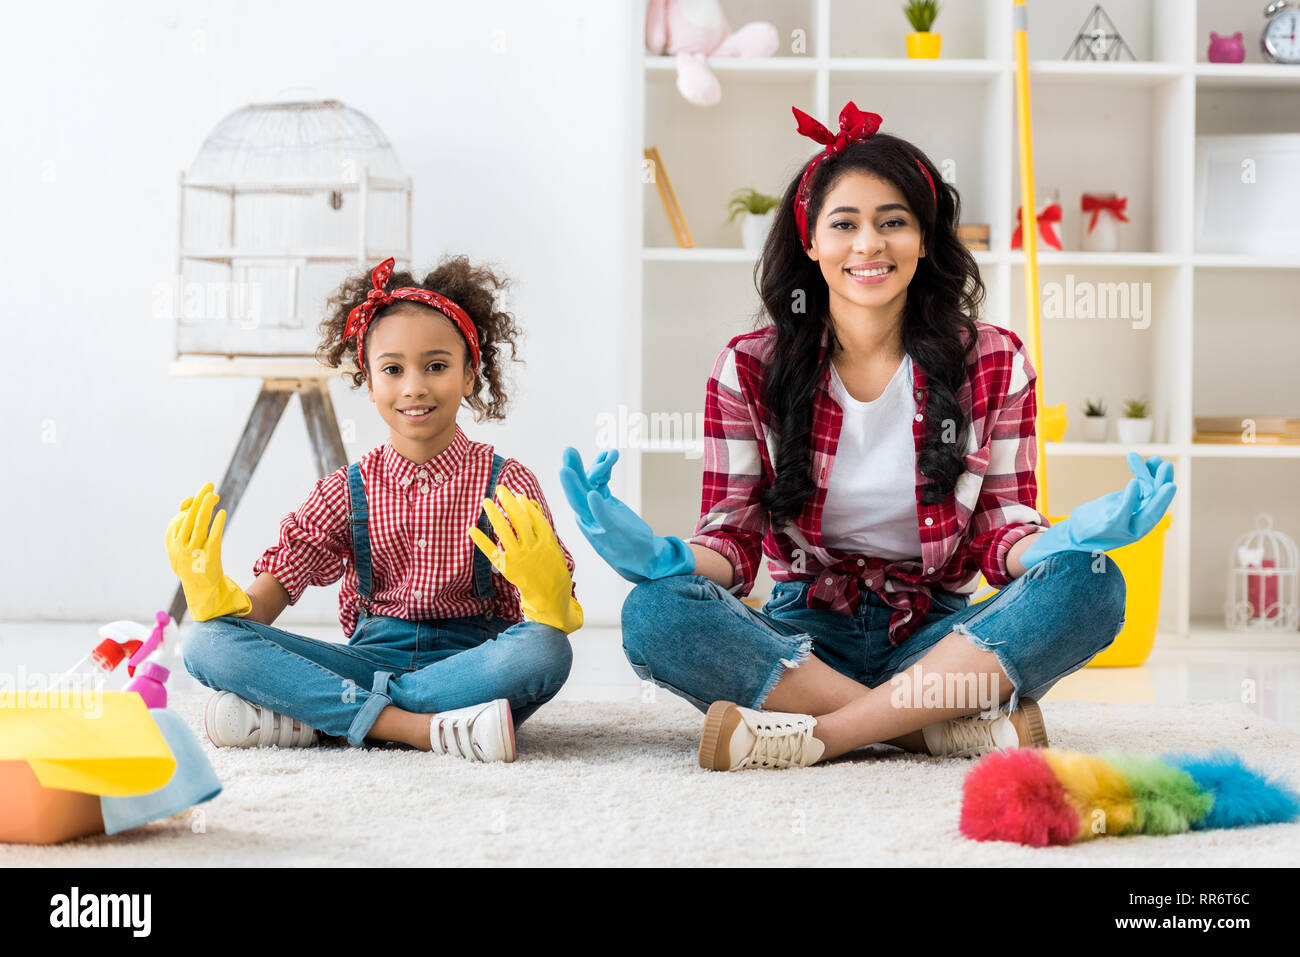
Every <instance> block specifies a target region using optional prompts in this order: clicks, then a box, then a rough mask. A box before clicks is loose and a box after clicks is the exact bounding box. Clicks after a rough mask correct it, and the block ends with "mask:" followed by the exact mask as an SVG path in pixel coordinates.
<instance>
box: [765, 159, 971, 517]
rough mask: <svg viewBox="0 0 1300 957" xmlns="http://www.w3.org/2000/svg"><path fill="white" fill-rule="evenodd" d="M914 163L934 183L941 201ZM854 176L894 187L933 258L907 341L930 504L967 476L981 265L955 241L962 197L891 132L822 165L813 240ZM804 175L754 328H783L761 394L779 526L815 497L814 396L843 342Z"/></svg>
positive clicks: (772, 255) (778, 224)
mask: <svg viewBox="0 0 1300 957" xmlns="http://www.w3.org/2000/svg"><path fill="white" fill-rule="evenodd" d="M918 160H919V161H920V162H922V163H924V164H925V168H926V169H927V170H928V171H929V173H930V176H931V178H932V179H933V180H934V185H935V191H936V192H937V194H938V196H937V203H936V201H935V199H934V198H932V196H931V193H930V184H929V183H928V182H927V181H926V178H925V174H924V173H922V172H921V170H920V168H919V167H918V166H917V161H918ZM850 172H861V173H867V174H869V175H871V176H874V177H877V178H879V179H883V180H886V181H887V182H889V183H892V184H893V185H894V186H895V187H896V188H897V189H898V191H899V192H901V193H902V194H903V195H904V197H906V199H907V204H908V206H910V207H911V209H912V211H913V212H914V213H915V214H916V216H917V218H918V219H919V220H920V223H921V236H922V242H923V243H924V246H925V252H926V255H925V256H924V257H923V258H921V259H919V260H918V261H917V265H916V274H915V275H914V276H913V277H912V282H911V284H910V285H909V286H908V288H907V300H906V305H905V306H904V310H903V320H902V326H903V329H902V333H903V347H904V349H905V350H906V351H907V354H908V355H910V356H911V357H912V361H913V362H914V363H916V364H918V365H919V366H920V367H921V368H922V369H923V370H924V371H925V374H926V376H927V378H928V382H927V386H928V388H929V390H930V394H929V399H928V400H927V402H926V408H925V442H924V446H923V448H922V450H921V454H920V456H919V460H918V465H917V468H918V470H919V471H920V473H921V474H922V475H923V476H925V477H926V478H927V479H928V482H927V483H926V485H925V487H924V490H923V492H922V498H921V501H922V503H923V504H926V505H933V504H936V503H938V502H941V501H943V500H944V499H945V498H946V497H947V496H948V495H950V494H951V493H952V491H953V488H954V486H955V485H956V483H957V479H958V478H959V477H960V476H961V474H962V472H963V471H964V469H965V465H964V462H963V456H964V454H965V452H964V446H965V435H966V432H967V429H968V428H969V423H968V421H967V418H966V415H965V413H964V412H963V411H962V408H961V406H960V405H959V404H958V402H957V394H958V392H959V391H960V389H961V386H962V383H963V381H964V380H965V377H966V365H967V356H968V355H969V353H970V351H971V350H972V349H973V348H974V347H975V341H976V337H977V335H976V329H975V317H976V316H977V315H978V311H979V307H980V304H981V303H982V302H983V300H984V283H983V281H982V280H981V279H980V274H979V266H978V265H976V263H975V257H974V256H972V255H971V254H970V250H968V249H967V248H966V247H965V246H964V245H963V244H962V243H961V242H960V241H959V240H958V239H957V223H958V221H959V218H960V213H961V200H960V198H959V196H958V194H957V190H956V189H954V188H953V187H952V186H950V185H949V184H948V183H945V182H944V180H943V178H942V177H941V176H940V175H939V171H938V170H937V169H935V166H934V164H933V163H931V162H930V160H929V158H928V157H927V156H926V155H925V154H924V153H922V152H921V151H920V150H919V149H917V148H916V147H915V146H913V145H912V144H911V143H908V142H907V141H906V140H903V139H900V138H898V137H896V136H891V135H889V134H887V133H876V134H875V135H874V136H871V137H868V138H867V139H865V140H858V141H856V142H853V143H850V144H849V145H848V146H847V147H845V148H844V149H843V150H842V151H840V152H839V153H837V154H835V155H833V156H829V157H827V158H826V159H825V160H823V161H822V162H821V163H820V164H819V165H818V167H817V170H816V171H815V172H814V173H813V176H812V182H811V183H810V184H809V185H810V190H811V196H810V199H809V202H808V231H809V233H810V234H811V233H812V232H813V231H814V228H815V225H816V223H817V217H818V215H819V214H820V212H821V208H822V204H823V203H824V202H825V199H826V194H827V193H829V192H830V191H831V189H832V188H833V187H834V186H835V184H836V183H837V182H838V181H839V180H840V178H841V177H843V176H844V175H845V174H847V173H850ZM802 176H803V168H802V167H801V168H800V170H799V172H798V173H797V174H796V175H795V177H794V178H793V179H792V180H791V181H790V185H789V186H788V187H786V190H785V195H784V196H783V197H782V199H781V205H780V206H778V207H777V211H776V216H775V217H774V221H773V223H772V228H771V231H770V232H769V233H768V235H767V241H766V242H765V244H764V246H763V251H762V254H761V256H760V257H759V260H758V263H757V265H755V267H754V284H755V285H756V286H757V287H758V292H759V296H760V297H761V298H762V302H763V310H762V313H761V314H760V316H759V319H758V323H757V325H758V326H766V325H770V324H775V325H776V343H775V348H774V349H773V350H772V358H771V361H770V363H769V365H768V367H767V369H766V370H765V383H766V385H765V391H766V402H767V407H768V409H769V414H770V415H771V416H772V418H773V419H774V420H775V421H774V422H772V423H771V424H772V426H773V427H774V428H776V429H777V430H778V431H779V433H780V443H779V445H778V448H777V459H776V462H775V463H774V467H775V469H776V481H775V483H774V484H773V485H772V487H771V488H769V489H768V490H767V491H766V492H765V493H764V494H763V499H762V504H763V506H764V507H765V508H766V509H767V511H768V514H769V516H770V517H771V520H772V523H773V524H774V525H777V524H781V523H784V522H786V521H788V520H792V519H794V518H795V517H797V516H798V515H799V514H800V513H801V512H802V511H803V508H804V505H805V504H806V503H807V501H808V500H809V499H810V498H812V496H813V494H814V492H815V491H816V485H815V484H814V482H813V478H812V472H811V468H810V464H811V463H810V455H809V446H810V441H811V434H812V425H813V421H812V419H813V395H814V392H815V391H816V389H817V386H818V383H819V382H820V381H821V378H822V376H823V375H824V374H825V373H826V368H827V365H828V364H829V362H830V361H831V355H832V353H833V352H834V350H835V347H836V346H837V345H838V340H837V339H836V336H835V328H834V324H833V322H832V321H831V315H830V290H829V288H828V287H827V285H826V280H825V278H824V277H823V276H822V273H821V267H820V266H819V265H818V264H817V263H816V262H814V261H813V260H812V259H810V258H809V257H808V254H807V253H806V252H805V251H804V248H803V243H802V242H801V241H800V238H799V233H798V229H797V228H796V226H795V218H794V201H795V194H796V193H797V191H798V189H799V180H800V179H801V178H802ZM823 330H826V331H827V332H828V333H829V336H830V339H829V344H830V348H828V349H827V351H826V355H825V356H824V357H823V360H822V362H820V363H818V361H817V351H818V347H819V346H820V344H821V336H822V331H823ZM963 330H964V331H965V334H966V339H965V341H963Z"/></svg>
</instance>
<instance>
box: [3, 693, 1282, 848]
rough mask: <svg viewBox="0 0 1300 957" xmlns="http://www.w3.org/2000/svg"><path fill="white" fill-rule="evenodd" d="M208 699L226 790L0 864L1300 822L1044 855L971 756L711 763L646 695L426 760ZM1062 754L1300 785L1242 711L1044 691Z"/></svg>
mask: <svg viewBox="0 0 1300 957" xmlns="http://www.w3.org/2000/svg"><path fill="white" fill-rule="evenodd" d="M203 700H204V696H202V695H184V696H174V697H173V702H172V706H173V708H175V709H176V710H178V711H180V712H181V713H182V714H184V715H185V716H186V718H187V719H188V720H189V721H190V724H191V727H193V728H194V730H195V732H196V734H197V735H198V736H199V737H200V739H201V740H202V741H203V744H204V746H205V747H206V748H207V749H208V753H209V756H210V758H211V760H212V764H213V767H214V768H216V771H217V774H218V775H219V776H220V778H221V780H222V783H223V785H224V790H223V791H222V793H221V794H220V795H219V796H218V797H217V798H215V799H214V800H212V801H210V802H208V803H207V804H204V805H200V807H199V808H197V809H193V810H191V811H190V812H187V813H186V814H182V815H177V816H175V817H172V818H168V819H166V820H162V821H155V822H153V823H152V824H149V825H146V826H144V827H142V828H137V829H135V830H132V831H128V832H125V833H123V834H119V835H116V836H114V837H107V836H104V835H100V836H99V837H95V838H89V839H85V840H81V841H76V842H71V843H68V844H64V845H59V846H57V847H25V846H21V845H0V865H3V866H22V865H38V866H45V865H62V866H99V865H127V866H133V865H144V866H202V867H210V866H220V865H230V864H241V865H249V864H253V865H290V866H296V865H302V866H327V867H332V866H339V865H344V866H349V865H372V864H393V865H417V866H419V865H430V866H448V865H453V866H454V865H494V866H500V865H548V864H549V865H604V864H614V865H720V864H769V865H771V864H776V865H809V864H813V865H867V866H881V865H883V866H912V865H948V864H952V865H975V866H982V867H987V866H1006V865H1022V864H1023V865H1059V866H1065V867H1077V866H1080V865H1101V866H1115V865H1119V866H1123V865H1140V866H1172V867H1179V866H1188V865H1195V866H1244V867H1258V866H1291V865H1293V864H1294V862H1295V860H1296V856H1297V852H1298V851H1300V824H1282V825H1272V826H1269V827H1260V828H1251V829H1245V830H1237V831H1206V832H1199V833H1193V834H1187V835H1180V836H1175V837H1163V838H1151V837H1116V838H1106V839H1102V840H1097V841H1093V842H1090V843H1087V844H1083V845H1078V846H1074V847H1068V848H1049V849H1045V850H1036V849H1032V848H1026V847H1020V846H1018V845H1014V844H1004V843H979V842H974V841H969V840H967V839H966V838H964V837H962V836H961V834H960V833H959V832H958V830H957V821H958V816H959V812H960V806H961V782H962V777H963V774H964V772H965V771H966V769H968V768H969V767H970V766H971V762H970V761H969V760H955V759H950V760H940V759H935V758H929V757H920V756H915V755H909V754H905V753H903V752H901V751H897V750H895V749H892V748H888V747H884V746H881V747H877V748H871V749H867V750H865V751H863V752H859V753H858V754H856V755H854V756H852V757H851V758H849V759H841V760H840V761H836V762H832V763H830V764H827V765H819V766H814V767H811V768H804V769H799V770H793V771H774V772H764V771H747V772H740V773H734V774H720V773H710V772H706V771H702V770H700V769H699V768H698V767H697V766H696V764H695V749H696V746H697V744H698V741H699V737H698V736H699V731H700V726H701V724H702V720H701V716H700V715H699V713H698V712H696V711H695V710H694V709H693V708H691V707H690V706H689V705H686V704H685V703H683V702H681V701H679V700H678V699H676V698H674V697H672V696H671V695H669V694H667V693H660V694H658V695H657V700H656V701H654V702H651V703H642V702H639V701H631V702H627V703H614V704H611V703H596V702H592V703H588V702H555V703H552V704H550V705H548V706H547V707H545V708H542V709H541V710H540V711H539V712H538V713H537V714H536V715H534V716H533V717H532V718H531V719H530V720H529V721H528V723H526V724H525V725H524V726H523V727H522V728H521V729H520V731H519V735H518V746H519V759H518V760H517V761H516V762H515V763H514V764H509V765H506V764H492V765H481V764H468V763H466V762H464V761H461V760H458V759H455V758H439V757H433V756H432V755H429V754H425V753H422V752H417V751H398V750H388V749H384V750H372V751H360V750H356V749H349V748H324V749H306V750H276V749H267V750H232V749H221V750H217V749H213V748H212V747H211V746H210V745H209V744H208V742H207V740H206V738H204V737H203V736H202V727H201V719H200V717H199V715H200V708H201V704H202V701H203ZM1043 711H1044V718H1045V720H1046V722H1047V727H1048V733H1049V735H1050V736H1051V738H1052V744H1053V746H1058V747H1068V748H1077V749H1081V750H1100V749H1102V748H1107V747H1116V748H1125V749H1128V750H1133V751H1144V752H1147V753H1159V752H1160V751H1161V750H1164V749H1191V750H1195V751H1205V750H1209V749H1210V748H1212V747H1214V746H1216V745H1225V746H1229V747H1232V748H1235V749H1237V750H1238V751H1240V752H1241V753H1242V754H1243V756H1244V757H1245V758H1246V760H1247V761H1248V762H1250V763H1254V764H1255V765H1256V766H1258V767H1260V768H1263V769H1266V770H1269V771H1280V772H1283V773H1285V774H1286V776H1287V778H1288V780H1289V781H1290V782H1291V783H1292V784H1293V785H1295V786H1300V740H1298V739H1300V735H1297V734H1296V733H1295V732H1292V731H1289V730H1288V729H1286V728H1284V727H1282V726H1281V725H1279V724H1277V723H1275V722H1273V721H1270V720H1268V719H1265V718H1260V717H1259V716H1257V715H1255V714H1254V713H1253V712H1251V711H1250V710H1249V709H1247V708H1246V707H1244V706H1240V705H1234V704H1193V705H1178V706H1171V705H1154V704H1110V703H1106V704H1099V703H1087V702H1076V701H1062V702H1060V703H1059V704H1058V703H1054V702H1052V701H1051V700H1050V698H1049V699H1048V700H1047V701H1045V702H1043Z"/></svg>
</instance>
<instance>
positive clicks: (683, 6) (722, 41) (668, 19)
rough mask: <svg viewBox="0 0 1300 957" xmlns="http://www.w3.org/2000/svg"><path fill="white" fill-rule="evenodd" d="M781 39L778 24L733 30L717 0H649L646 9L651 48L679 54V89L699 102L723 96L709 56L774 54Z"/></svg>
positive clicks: (707, 102) (647, 42) (703, 103)
mask: <svg viewBox="0 0 1300 957" xmlns="http://www.w3.org/2000/svg"><path fill="white" fill-rule="evenodd" d="M780 43H781V40H780V37H779V36H778V35H777V32H776V27H774V26H773V25H772V24H770V23H764V22H762V21H755V22H754V23H747V24H745V25H744V26H743V27H741V28H740V29H739V30H737V31H736V32H735V33H732V32H731V30H730V29H729V28H728V27H727V20H726V18H725V17H723V15H722V7H721V6H720V5H719V3H718V0H650V5H649V8H648V9H647V11H646V22H645V45H646V49H647V50H648V51H650V52H651V53H654V54H663V53H667V54H669V55H676V57H677V90H678V92H680V93H681V95H682V96H684V97H685V98H686V100H687V101H688V102H690V103H694V104H695V105H696V106H712V105H713V104H715V103H717V102H718V101H719V100H721V99H722V87H721V86H719V85H718V78H717V77H716V76H714V75H713V71H712V70H710V69H709V61H708V58H709V57H711V56H735V57H761V56H771V55H772V54H773V53H775V52H776V48H777V47H778V46H780Z"/></svg>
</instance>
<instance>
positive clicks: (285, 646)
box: [184, 614, 573, 747]
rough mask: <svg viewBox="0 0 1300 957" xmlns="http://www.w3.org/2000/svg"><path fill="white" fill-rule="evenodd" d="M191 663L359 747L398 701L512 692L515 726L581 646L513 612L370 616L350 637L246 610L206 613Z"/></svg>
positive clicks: (430, 707) (468, 700) (449, 701)
mask: <svg viewBox="0 0 1300 957" xmlns="http://www.w3.org/2000/svg"><path fill="white" fill-rule="evenodd" d="M184 655H185V668H186V670H188V671H189V673H190V674H192V675H193V676H194V677H195V678H197V679H198V680H199V681H200V682H202V683H203V684H205V685H207V686H208V687H209V688H215V689H218V690H221V691H233V692H234V693H235V694H237V695H239V697H241V698H244V699H245V700H247V701H251V702H253V703H254V704H259V705H263V706H264V707H267V708H270V709H271V710H273V711H278V712H280V713H281V714H287V715H289V716H290V717H292V718H297V719H298V720H299V721H302V722H303V723H305V724H307V725H310V726H311V727H313V728H316V729H317V730H320V731H323V732H324V733H325V734H329V735H334V736H336V737H346V738H347V740H348V743H349V744H351V745H353V746H354V747H359V746H360V745H361V744H362V743H363V742H364V740H365V737H366V735H367V733H368V732H369V731H370V728H371V727H372V726H373V725H374V723H375V718H377V717H378V716H379V712H381V711H382V710H384V708H385V707H386V706H388V705H389V704H392V705H393V706H395V707H398V708H401V709H402V710H404V711H410V712H413V713H415V714H432V713H435V712H439V711H451V710H453V709H456V708H464V707H468V706H469V705H474V704H481V703H483V702H485V701H492V700H494V699H496V698H506V699H507V700H509V702H510V710H511V713H512V714H513V716H514V723H515V726H516V727H517V726H519V725H520V724H522V723H523V722H524V721H525V720H526V719H527V718H528V717H529V715H531V714H532V713H533V712H534V711H536V710H537V709H538V708H540V707H541V706H542V705H543V704H545V703H546V702H547V701H549V700H551V698H553V697H554V696H555V695H556V693H557V692H559V690H560V687H561V686H562V685H563V684H564V681H565V679H566V678H568V676H569V666H570V665H571V664H572V662H573V651H572V649H571V647H570V646H569V637H568V635H566V634H565V633H564V632H562V631H560V630H559V629H558V628H552V627H551V626H550V625H543V624H539V623H538V622H533V621H522V622H519V623H517V624H513V625H512V624H511V623H510V622H508V621H506V619H504V618H485V617H483V616H481V615H475V616H473V617H470V618H446V619H435V620H429V621H407V620H406V619H404V618H388V617H385V616H382V615H364V614H363V615H362V617H361V618H360V620H359V621H358V623H357V627H356V630H355V631H354V632H353V634H352V637H351V638H350V639H349V640H348V643H347V644H346V645H343V644H337V643H334V642H329V641H319V640H317V639H315V638H304V637H302V636H301V635H294V634H291V633H290V632H287V631H284V630H283V629H280V628H274V627H272V626H270V625H263V624H261V623H259V622H256V621H249V620H248V619H246V618H236V617H233V616H224V617H221V618H214V619H212V620H211V621H204V622H197V623H195V625H194V626H193V627H192V629H191V630H190V633H189V635H188V636H187V637H186V639H185V649H184Z"/></svg>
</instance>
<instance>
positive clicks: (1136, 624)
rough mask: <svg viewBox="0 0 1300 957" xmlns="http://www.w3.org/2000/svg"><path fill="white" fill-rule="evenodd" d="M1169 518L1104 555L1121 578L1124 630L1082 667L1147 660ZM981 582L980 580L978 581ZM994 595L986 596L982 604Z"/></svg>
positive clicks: (1118, 665) (1157, 618)
mask: <svg viewBox="0 0 1300 957" xmlns="http://www.w3.org/2000/svg"><path fill="white" fill-rule="evenodd" d="M1048 518H1049V519H1050V520H1051V522H1052V524H1053V525H1055V524H1056V523H1057V522H1063V521H1065V519H1066V518H1067V516H1065V515H1051V516H1048ZM1171 521H1172V516H1171V515H1169V514H1167V513H1166V514H1165V515H1164V517H1163V518H1161V519H1160V521H1158V522H1156V527H1155V528H1153V529H1151V531H1150V532H1149V533H1147V535H1146V536H1144V537H1143V538H1140V539H1138V540H1137V541H1136V542H1133V544H1131V545H1124V546H1123V547H1121V548H1114V549H1111V550H1110V551H1108V552H1107V553H1106V554H1107V555H1109V556H1110V557H1111V559H1112V560H1113V561H1114V562H1115V564H1116V565H1118V566H1119V570H1120V572H1121V573H1122V574H1123V575H1124V585H1125V590H1126V592H1127V601H1126V605H1125V609H1124V627H1123V628H1121V629H1120V632H1119V634H1118V635H1116V636H1115V641H1114V642H1113V643H1112V644H1111V646H1110V647H1109V648H1107V649H1106V650H1105V651H1103V652H1102V653H1101V654H1099V655H1098V656H1097V657H1096V658H1093V659H1092V661H1090V662H1088V664H1087V666H1086V667H1090V668H1135V667H1137V666H1138V665H1140V664H1142V662H1144V661H1146V660H1147V656H1148V655H1150V654H1151V649H1152V647H1153V646H1154V645H1155V643H1156V628H1157V627H1158V626H1159V624H1160V584H1161V581H1162V580H1163V578H1164V567H1165V533H1166V532H1167V531H1169V524H1170V522H1171ZM981 582H983V578H982V577H981ZM996 594H997V592H996V591H994V592H990V593H989V594H988V595H985V596H984V598H981V599H979V600H980V601H984V600H986V599H988V598H992V597H993V596H994V595H996Z"/></svg>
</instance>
